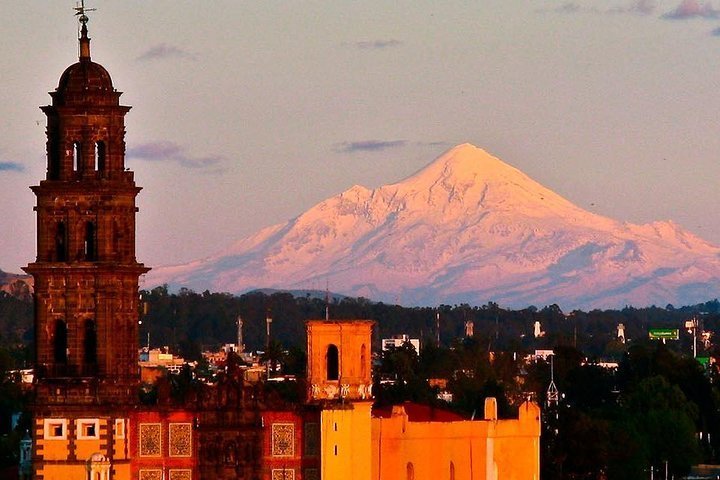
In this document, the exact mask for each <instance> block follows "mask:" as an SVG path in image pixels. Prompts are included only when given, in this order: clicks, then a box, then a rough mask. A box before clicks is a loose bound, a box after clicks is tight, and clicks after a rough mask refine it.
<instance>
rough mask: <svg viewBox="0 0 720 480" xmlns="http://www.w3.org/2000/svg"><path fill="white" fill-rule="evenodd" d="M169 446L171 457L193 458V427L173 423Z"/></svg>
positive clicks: (169, 433)
mask: <svg viewBox="0 0 720 480" xmlns="http://www.w3.org/2000/svg"><path fill="white" fill-rule="evenodd" d="M168 437H169V438H168V445H169V450H170V456H171V457H190V456H192V425H191V424H189V423H171V424H170V425H169V428H168Z"/></svg>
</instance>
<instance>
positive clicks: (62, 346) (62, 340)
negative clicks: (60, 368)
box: [53, 320, 68, 363]
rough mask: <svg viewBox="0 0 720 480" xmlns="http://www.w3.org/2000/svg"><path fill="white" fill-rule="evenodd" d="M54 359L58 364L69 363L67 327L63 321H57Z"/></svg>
mask: <svg viewBox="0 0 720 480" xmlns="http://www.w3.org/2000/svg"><path fill="white" fill-rule="evenodd" d="M53 359H54V360H55V362H56V363H67V360H68V348H67V325H66V324H65V322H64V321H62V320H55V337H54V338H53Z"/></svg>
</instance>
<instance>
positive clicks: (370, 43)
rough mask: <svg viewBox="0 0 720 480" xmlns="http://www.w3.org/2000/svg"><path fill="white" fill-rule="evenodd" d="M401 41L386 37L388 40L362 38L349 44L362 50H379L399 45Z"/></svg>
mask: <svg viewBox="0 0 720 480" xmlns="http://www.w3.org/2000/svg"><path fill="white" fill-rule="evenodd" d="M402 43H403V42H401V41H400V40H395V39H388V40H362V41H360V42H355V43H351V44H350V45H353V46H355V47H357V48H361V49H363V50H380V49H383V48H392V47H399V46H400V45H402Z"/></svg>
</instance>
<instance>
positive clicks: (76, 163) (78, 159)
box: [73, 142, 82, 172]
mask: <svg viewBox="0 0 720 480" xmlns="http://www.w3.org/2000/svg"><path fill="white" fill-rule="evenodd" d="M81 165H82V145H81V144H80V142H75V143H73V171H74V172H79V171H80V168H81Z"/></svg>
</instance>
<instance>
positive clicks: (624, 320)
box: [0, 286, 720, 368]
mask: <svg viewBox="0 0 720 480" xmlns="http://www.w3.org/2000/svg"><path fill="white" fill-rule="evenodd" d="M140 299H141V302H140V305H141V309H140V310H141V311H140V312H139V314H140V321H141V324H140V328H139V339H138V341H139V343H140V345H146V344H147V341H148V334H149V339H150V345H151V346H152V347H159V346H168V347H170V349H171V350H172V351H173V352H174V353H178V354H180V355H182V356H184V357H185V358H187V359H189V360H198V359H199V358H200V353H201V352H202V351H203V350H214V349H217V348H219V347H220V346H221V345H223V344H225V343H236V342H237V319H238V317H240V318H242V321H243V341H244V343H245V345H246V348H247V349H248V350H262V349H263V347H264V346H265V345H266V343H267V338H266V333H265V332H266V319H267V318H268V317H269V318H271V319H272V323H271V337H272V340H274V341H277V342H279V343H280V344H281V345H283V346H284V347H286V348H288V347H290V346H294V347H297V348H300V349H304V348H305V344H304V343H305V321H306V320H309V319H318V318H325V315H326V308H327V311H328V313H329V316H330V318H332V319H353V318H362V319H371V320H374V321H375V322H376V327H375V330H374V335H373V339H374V342H375V346H376V349H378V348H379V345H380V339H381V338H388V337H391V336H393V335H398V334H408V335H410V336H411V337H414V338H420V339H421V340H422V343H423V344H427V343H435V340H436V338H437V333H438V332H437V331H436V319H437V317H438V316H439V325H440V332H439V337H440V344H441V345H445V346H448V345H451V344H452V343H453V342H454V341H455V340H456V339H458V338H461V337H463V336H464V334H465V323H466V322H467V321H471V322H472V323H473V326H474V337H475V339H476V340H477V341H478V342H479V343H481V344H482V345H484V347H485V348H486V349H487V350H488V351H512V352H517V353H523V352H525V353H527V352H531V351H534V350H536V349H546V348H553V347H554V346H556V345H571V346H573V347H576V348H578V349H579V350H581V351H582V352H583V354H584V355H585V356H587V357H589V358H591V359H597V358H605V359H619V358H621V356H622V354H623V352H624V351H625V350H626V349H627V345H628V344H630V343H632V341H640V340H642V339H645V338H647V334H648V333H647V332H648V329H650V328H679V329H680V341H678V342H672V343H671V345H670V348H672V349H676V350H678V351H685V352H688V351H690V350H691V342H692V336H691V335H689V334H688V333H687V332H685V330H684V328H683V326H684V323H685V321H687V320H689V319H691V318H693V317H695V318H698V319H699V320H700V322H701V323H702V327H703V328H704V329H705V330H706V331H708V332H710V333H711V334H712V335H713V338H716V335H717V334H718V333H719V332H720V302H719V301H718V300H717V299H715V300H711V301H708V302H706V303H703V304H699V305H694V306H683V307H677V308H676V307H673V306H672V305H667V306H665V307H656V306H652V307H645V308H635V307H630V306H628V307H626V308H624V309H622V310H592V311H589V312H585V311H579V310H574V311H571V312H563V311H562V310H561V309H560V308H559V307H558V306H557V305H548V306H543V307H540V308H538V307H535V306H530V307H527V308H525V309H522V310H510V309H505V308H502V307H500V306H498V305H497V304H495V303H492V302H490V303H488V304H486V305H482V306H471V305H467V304H461V305H439V306H438V307H435V308H430V307H402V306H399V305H390V304H385V303H378V302H372V301H370V300H368V299H365V298H349V297H342V298H338V297H333V298H332V299H331V300H330V302H329V303H328V302H326V300H325V299H324V298H318V297H313V296H310V295H307V296H299V297H298V296H293V295H292V294H290V293H283V292H278V293H272V294H267V293H262V292H251V293H247V294H244V295H240V296H236V295H231V294H228V293H211V292H208V291H205V292H202V293H198V292H194V291H192V290H188V289H181V290H180V291H179V292H170V291H168V289H167V287H164V286H163V287H157V288H154V289H152V290H146V291H142V292H141V294H140ZM32 315H33V304H32V301H31V299H30V298H29V297H27V296H21V297H17V296H14V295H11V294H8V293H6V292H0V358H3V357H6V358H7V360H6V361H7V362H9V365H11V366H12V367H13V368H21V367H23V366H24V365H29V364H30V363H31V357H30V352H31V351H32V348H31V345H32V341H33V328H32ZM535 322H540V325H541V328H542V331H543V332H544V334H543V336H541V337H538V338H536V337H535V336H534V335H533V327H534V324H535ZM619 324H623V325H624V327H625V337H626V338H627V339H628V340H629V343H628V344H622V343H620V342H618V339H617V326H618V325H619ZM701 350H702V345H701Z"/></svg>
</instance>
